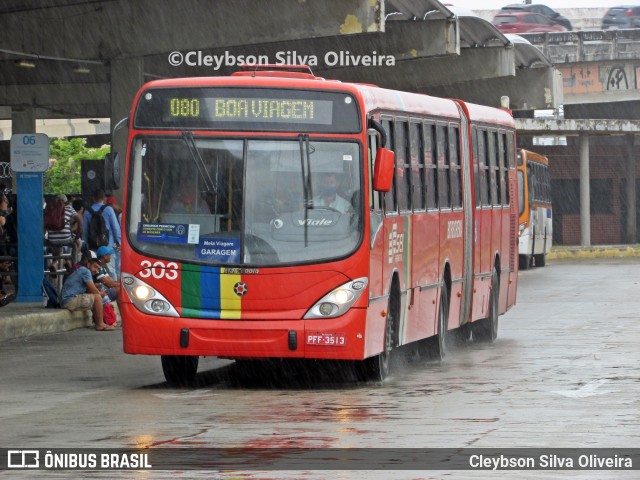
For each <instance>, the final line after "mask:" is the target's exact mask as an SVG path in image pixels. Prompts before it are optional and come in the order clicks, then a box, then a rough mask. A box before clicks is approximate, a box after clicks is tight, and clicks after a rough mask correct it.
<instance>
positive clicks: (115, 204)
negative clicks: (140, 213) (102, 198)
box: [107, 197, 122, 279]
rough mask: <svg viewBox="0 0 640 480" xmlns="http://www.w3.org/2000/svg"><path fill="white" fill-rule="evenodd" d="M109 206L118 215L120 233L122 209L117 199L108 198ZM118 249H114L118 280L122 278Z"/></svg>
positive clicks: (114, 262)
mask: <svg viewBox="0 0 640 480" xmlns="http://www.w3.org/2000/svg"><path fill="white" fill-rule="evenodd" d="M107 205H109V206H110V207H111V208H113V211H114V212H115V213H116V218H117V219H118V224H119V225H120V231H122V207H121V206H120V205H118V200H117V199H116V198H115V197H107ZM118 247H119V245H114V248H113V265H114V267H115V268H114V273H115V274H116V277H115V278H116V279H117V278H119V277H120V248H118Z"/></svg>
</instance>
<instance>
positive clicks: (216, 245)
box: [196, 238, 240, 263]
mask: <svg viewBox="0 0 640 480" xmlns="http://www.w3.org/2000/svg"><path fill="white" fill-rule="evenodd" d="M196 256H197V257H198V259H199V260H206V261H208V262H216V263H240V239H239V238H201V239H200V243H198V246H197V251H196Z"/></svg>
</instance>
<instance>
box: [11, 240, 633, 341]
mask: <svg viewBox="0 0 640 480" xmlns="http://www.w3.org/2000/svg"><path fill="white" fill-rule="evenodd" d="M623 257H640V245H606V246H595V247H589V248H585V247H564V246H562V247H553V248H552V250H551V252H550V253H549V255H548V256H547V259H548V260H549V261H554V260H564V259H590V258H605V259H606V258H623ZM114 306H115V308H116V312H118V308H117V305H116V304H114ZM118 322H119V323H120V322H121V318H120V315H119V313H118ZM92 325H93V323H92V321H91V312H89V311H86V312H70V311H69V310H65V309H61V308H44V307H43V306H42V304H41V303H17V302H12V303H10V304H9V305H6V306H4V307H0V342H1V341H3V340H9V339H11V338H19V337H27V336H29V335H42V334H47V333H56V332H65V331H67V330H74V329H76V328H84V327H91V326H92Z"/></svg>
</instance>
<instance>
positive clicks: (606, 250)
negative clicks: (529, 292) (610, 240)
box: [547, 245, 640, 260]
mask: <svg viewBox="0 0 640 480" xmlns="http://www.w3.org/2000/svg"><path fill="white" fill-rule="evenodd" d="M626 257H640V245H607V246H597V247H553V248H552V249H551V251H550V252H549V253H548V254H547V260H564V259H581V258H626Z"/></svg>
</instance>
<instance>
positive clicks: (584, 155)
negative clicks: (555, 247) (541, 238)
mask: <svg viewBox="0 0 640 480" xmlns="http://www.w3.org/2000/svg"><path fill="white" fill-rule="evenodd" d="M589 195H590V192H589V134H588V133H587V132H582V133H580V245H582V246H583V247H590V246H591V204H590V198H589Z"/></svg>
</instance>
